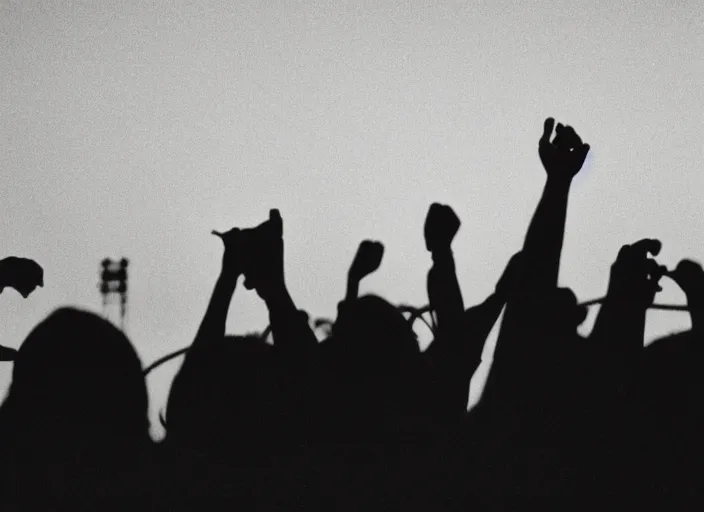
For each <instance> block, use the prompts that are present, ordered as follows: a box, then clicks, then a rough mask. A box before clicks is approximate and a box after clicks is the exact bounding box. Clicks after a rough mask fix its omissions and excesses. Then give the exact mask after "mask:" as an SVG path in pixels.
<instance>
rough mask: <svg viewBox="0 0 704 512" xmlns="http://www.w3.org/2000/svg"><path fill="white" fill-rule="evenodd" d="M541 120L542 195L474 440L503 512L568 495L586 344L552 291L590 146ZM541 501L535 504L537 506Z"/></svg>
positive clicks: (568, 308)
mask: <svg viewBox="0 0 704 512" xmlns="http://www.w3.org/2000/svg"><path fill="white" fill-rule="evenodd" d="M553 127H554V121H553V120H552V119H547V120H546V122H545V126H544V132H543V136H542V137H541V139H540V144H539V154H540V158H541V161H542V163H543V167H544V168H545V171H546V172H547V181H546V184H545V187H544V190H543V195H542V197H541V199H540V202H539V203H538V206H537V208H536V211H535V214H534V216H533V219H532V221H531V224H530V226H529V228H528V232H527V234H526V238H525V242H524V245H523V250H522V252H521V258H520V261H519V265H518V266H517V268H516V275H515V281H514V282H513V283H512V285H513V286H512V287H511V290H510V292H509V294H508V299H507V303H506V310H505V313H504V319H503V322H502V325H501V331H500V333H499V338H498V340H497V346H496V350H495V354H494V364H493V367H492V370H491V372H490V375H489V377H488V380H487V385H486V387H485V390H484V394H483V397H482V403H481V404H480V407H479V408H478V409H477V414H478V415H479V416H480V418H481V422H480V428H479V430H478V431H477V433H478V435H483V436H485V438H484V439H485V444H484V446H483V450H482V453H478V454H477V456H478V458H479V459H480V460H481V461H482V462H481V464H482V466H481V467H480V468H478V472H479V473H483V475H482V477H483V479H484V482H483V483H482V485H483V486H484V487H485V491H484V492H486V493H488V495H489V496H490V500H491V501H493V502H494V503H495V504H498V505H499V506H501V504H503V505H509V504H514V502H517V503H516V504H520V505H521V506H526V504H527V503H528V502H529V501H531V502H532V501H533V500H535V499H536V498H540V499H542V500H545V499H548V501H551V500H553V499H555V498H558V497H567V496H570V495H573V494H574V491H575V476H574V472H573V471H572V466H573V464H574V460H573V457H572V456H571V455H572V454H571V450H570V446H571V442H572V441H573V440H571V439H568V437H569V434H571V433H572V432H573V429H572V427H573V425H572V424H570V422H569V419H570V416H571V415H570V414H569V412H568V411H571V410H572V409H573V407H574V400H575V397H574V396H573V395H572V388H573V386H572V385H571V382H572V380H573V378H574V371H575V368H576V363H577V362H578V360H579V357H578V355H577V354H576V353H575V348H574V347H575V346H578V345H581V344H583V340H581V339H580V337H579V336H578V334H577V332H576V329H577V326H578V325H579V324H580V323H581V322H582V321H583V320H584V318H585V316H586V311H585V310H584V309H583V308H579V307H578V306H577V300H576V297H575V296H574V293H572V291H571V290H568V289H564V288H557V278H558V272H559V264H560V255H561V251H562V242H563V237H564V229H565V217H566V212H567V199H568V194H569V189H570V185H571V181H572V178H573V177H574V175H575V174H577V172H579V170H580V168H581V167H582V164H583V163H584V159H585V158H586V155H587V152H588V151H589V146H588V145H587V144H583V143H582V141H581V139H580V138H579V136H577V134H576V133H575V132H574V130H573V129H572V128H571V127H569V126H567V127H565V126H563V125H561V124H558V125H557V127H556V129H555V134H556V135H555V138H554V140H552V141H551V140H550V139H551V137H552V132H553ZM538 503H540V502H538Z"/></svg>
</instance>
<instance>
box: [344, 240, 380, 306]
mask: <svg viewBox="0 0 704 512" xmlns="http://www.w3.org/2000/svg"><path fill="white" fill-rule="evenodd" d="M383 257H384V246H383V245H382V244H381V242H374V241H372V240H363V241H362V243H360V244H359V247H358V248H357V253H356V254H355V255H354V260H352V265H350V269H349V270H348V272H347V291H346V293H345V300H346V301H352V300H354V299H356V298H357V295H359V283H360V282H361V281H362V279H364V278H365V277H367V276H368V275H369V274H371V273H372V272H375V271H376V270H377V269H378V268H379V265H381V259H382V258H383Z"/></svg>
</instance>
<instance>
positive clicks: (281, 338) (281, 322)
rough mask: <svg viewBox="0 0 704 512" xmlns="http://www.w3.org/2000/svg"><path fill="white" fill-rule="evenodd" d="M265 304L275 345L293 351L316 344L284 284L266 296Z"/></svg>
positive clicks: (316, 341)
mask: <svg viewBox="0 0 704 512" xmlns="http://www.w3.org/2000/svg"><path fill="white" fill-rule="evenodd" d="M266 306H267V308H268V310H269V323H270V325H271V331H272V334H273V337H274V344H275V345H277V346H279V347H280V348H282V349H284V350H295V351H299V350H304V351H306V350H308V349H310V348H311V347H314V346H316V345H317V343H318V340H317V338H316V337H315V334H314V333H313V331H312V330H311V328H310V326H309V325H308V323H307V322H306V320H305V318H304V316H303V314H302V313H301V312H300V311H299V310H298V309H297V308H296V305H295V303H294V302H293V299H292V298H291V295H290V293H289V292H288V289H287V288H286V286H285V285H283V286H281V287H280V288H279V289H278V290H277V291H276V292H275V293H272V294H271V295H270V296H268V297H267V299H266Z"/></svg>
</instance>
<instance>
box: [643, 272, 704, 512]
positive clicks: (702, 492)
mask: <svg viewBox="0 0 704 512" xmlns="http://www.w3.org/2000/svg"><path fill="white" fill-rule="evenodd" d="M667 275H668V276H669V277H670V278H672V279H673V280H674V281H675V282H676V283H677V284H678V286H680V288H681V289H682V290H683V291H684V292H685V295H686V297H687V305H688V306H689V308H690V315H691V320H692V328H691V329H690V330H689V331H686V332H681V333H677V334H673V335H670V336H666V337H664V338H661V339H658V340H656V341H655V342H653V343H652V344H650V345H649V346H648V347H647V348H646V349H645V357H644V361H643V373H642V386H643V389H642V396H643V401H644V403H645V406H644V407H643V409H644V411H646V413H647V414H644V415H643V417H642V421H641V423H640V425H639V432H643V433H644V435H643V440H642V443H641V449H642V452H643V457H642V459H641V460H640V462H641V463H642V465H643V471H642V476H643V478H642V480H643V483H644V485H643V486H642V488H644V489H646V492H644V495H645V497H646V498H647V499H648V502H649V503H648V504H649V505H650V507H651V509H652V510H655V509H659V510H665V509H667V510H698V509H701V507H702V506H703V505H704V500H703V499H702V498H703V496H704V485H703V484H702V480H701V475H702V471H704V462H703V461H704V440H703V439H702V432H704V406H702V395H703V394H704V374H702V369H701V367H702V363H703V362H704V357H703V356H704V345H702V341H704V337H703V336H702V319H704V314H703V313H704V270H702V267H701V265H699V264H698V263H696V262H694V261H691V260H683V261H681V262H680V263H679V264H678V265H677V267H676V268H675V270H674V271H672V272H668V274H667Z"/></svg>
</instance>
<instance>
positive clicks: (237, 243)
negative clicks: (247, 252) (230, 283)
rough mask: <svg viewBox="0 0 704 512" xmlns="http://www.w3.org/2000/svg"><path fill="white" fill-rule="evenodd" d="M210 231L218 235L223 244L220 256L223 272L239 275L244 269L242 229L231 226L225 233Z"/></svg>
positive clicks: (235, 276)
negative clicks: (223, 247) (221, 255)
mask: <svg viewBox="0 0 704 512" xmlns="http://www.w3.org/2000/svg"><path fill="white" fill-rule="evenodd" d="M211 233H212V234H213V235H216V236H217V237H219V238H220V240H222V242H223V244H224V246H225V252H224V254H223V257H222V270H223V272H224V273H227V274H230V275H232V276H233V277H234V278H237V277H239V276H240V274H242V272H243V271H244V258H243V256H244V255H243V253H242V251H243V248H242V230H240V229H239V228H232V229H231V230H229V231H226V232H225V233H220V232H219V231H215V230H213V231H211Z"/></svg>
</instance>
